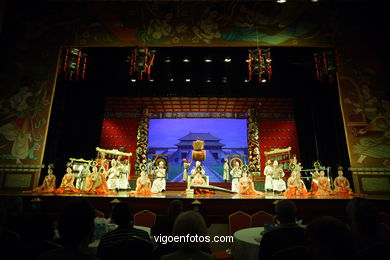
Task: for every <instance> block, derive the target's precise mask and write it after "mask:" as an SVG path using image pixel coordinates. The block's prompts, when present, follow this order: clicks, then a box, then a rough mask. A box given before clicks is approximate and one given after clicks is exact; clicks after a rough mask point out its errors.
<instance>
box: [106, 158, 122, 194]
mask: <svg viewBox="0 0 390 260" xmlns="http://www.w3.org/2000/svg"><path fill="white" fill-rule="evenodd" d="M107 174H108V179H107V184H108V188H109V189H110V190H116V191H118V190H119V187H120V185H119V181H120V179H119V177H120V169H119V167H118V165H117V161H116V160H115V159H112V160H111V168H110V169H109V170H108V171H107Z"/></svg>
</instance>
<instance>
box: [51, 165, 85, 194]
mask: <svg viewBox="0 0 390 260" xmlns="http://www.w3.org/2000/svg"><path fill="white" fill-rule="evenodd" d="M55 192H56V193H67V192H74V193H80V191H79V190H78V189H76V188H75V187H74V176H73V173H72V168H71V165H68V167H67V168H66V174H65V175H64V177H62V182H61V185H60V187H59V188H58V189H56V191H55Z"/></svg>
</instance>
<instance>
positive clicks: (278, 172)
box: [272, 160, 286, 193]
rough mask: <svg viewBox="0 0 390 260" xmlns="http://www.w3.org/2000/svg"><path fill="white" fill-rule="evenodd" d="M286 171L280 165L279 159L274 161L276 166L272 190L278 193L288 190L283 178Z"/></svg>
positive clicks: (273, 173)
mask: <svg viewBox="0 0 390 260" xmlns="http://www.w3.org/2000/svg"><path fill="white" fill-rule="evenodd" d="M283 177H284V172H283V169H282V168H280V167H279V165H278V161H277V160H275V161H274V167H273V168H272V190H273V191H274V192H275V191H276V192H277V193H280V192H283V191H284V190H286V182H285V181H284V180H283Z"/></svg>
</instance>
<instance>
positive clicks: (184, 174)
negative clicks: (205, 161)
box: [183, 158, 192, 182]
mask: <svg viewBox="0 0 390 260" xmlns="http://www.w3.org/2000/svg"><path fill="white" fill-rule="evenodd" d="M191 163H192V161H191V162H187V160H186V159H185V158H184V159H183V168H184V170H183V181H184V182H186V181H187V179H188V168H189V167H190V166H191Z"/></svg>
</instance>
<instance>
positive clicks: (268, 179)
mask: <svg viewBox="0 0 390 260" xmlns="http://www.w3.org/2000/svg"><path fill="white" fill-rule="evenodd" d="M272 173H273V169H272V163H271V160H268V161H267V163H266V165H265V167H264V175H265V183H264V190H265V191H268V190H272V189H273V184H272Z"/></svg>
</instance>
